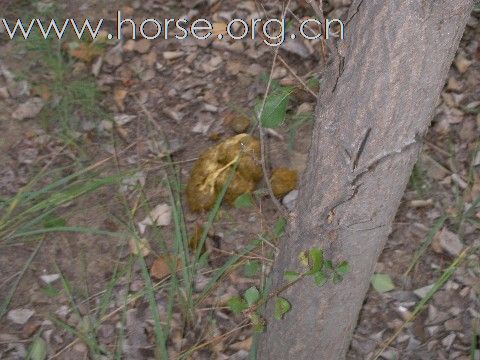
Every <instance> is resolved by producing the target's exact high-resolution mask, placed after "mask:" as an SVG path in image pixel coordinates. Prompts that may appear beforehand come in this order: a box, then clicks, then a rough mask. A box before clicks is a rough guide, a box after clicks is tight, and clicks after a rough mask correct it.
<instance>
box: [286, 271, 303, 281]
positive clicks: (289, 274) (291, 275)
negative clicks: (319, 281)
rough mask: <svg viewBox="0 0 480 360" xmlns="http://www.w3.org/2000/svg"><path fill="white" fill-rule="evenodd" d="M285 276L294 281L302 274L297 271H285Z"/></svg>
mask: <svg viewBox="0 0 480 360" xmlns="http://www.w3.org/2000/svg"><path fill="white" fill-rule="evenodd" d="M283 277H284V278H285V280H287V281H288V282H294V281H296V280H298V278H299V277H300V274H299V273H298V272H296V271H285V273H284V274H283Z"/></svg>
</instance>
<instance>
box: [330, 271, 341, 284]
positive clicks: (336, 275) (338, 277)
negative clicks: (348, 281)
mask: <svg viewBox="0 0 480 360" xmlns="http://www.w3.org/2000/svg"><path fill="white" fill-rule="evenodd" d="M342 281H343V276H342V275H340V274H339V273H336V272H334V273H333V276H332V282H333V283H334V284H335V285H336V284H339V283H341V282H342Z"/></svg>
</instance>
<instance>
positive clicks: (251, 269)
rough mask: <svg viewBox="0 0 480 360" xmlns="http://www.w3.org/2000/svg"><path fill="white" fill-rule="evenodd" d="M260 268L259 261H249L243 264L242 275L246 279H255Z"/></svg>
mask: <svg viewBox="0 0 480 360" xmlns="http://www.w3.org/2000/svg"><path fill="white" fill-rule="evenodd" d="M261 266H262V264H261V263H260V261H255V260H249V261H247V262H246V263H245V266H244V267H243V274H244V275H245V276H246V277H255V276H257V274H258V272H259V271H260V268H261Z"/></svg>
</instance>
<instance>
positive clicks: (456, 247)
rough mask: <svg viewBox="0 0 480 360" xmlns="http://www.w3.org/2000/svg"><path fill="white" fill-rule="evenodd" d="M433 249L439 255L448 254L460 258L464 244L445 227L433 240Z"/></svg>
mask: <svg viewBox="0 0 480 360" xmlns="http://www.w3.org/2000/svg"><path fill="white" fill-rule="evenodd" d="M432 249H433V251H435V252H437V253H442V252H447V253H448V254H450V255H452V256H458V255H459V254H460V253H461V251H462V249H463V243H462V241H461V240H460V238H459V237H458V235H457V234H455V233H453V232H451V231H450V230H448V229H447V228H446V227H444V228H443V229H442V231H440V232H439V233H437V234H436V235H435V236H434V238H433V239H432Z"/></svg>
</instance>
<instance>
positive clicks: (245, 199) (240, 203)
mask: <svg viewBox="0 0 480 360" xmlns="http://www.w3.org/2000/svg"><path fill="white" fill-rule="evenodd" d="M233 206H235V207H236V208H237V209H247V208H250V207H252V206H253V196H252V194H251V193H245V194H242V195H240V196H239V197H237V198H236V199H235V201H234V203H233Z"/></svg>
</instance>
